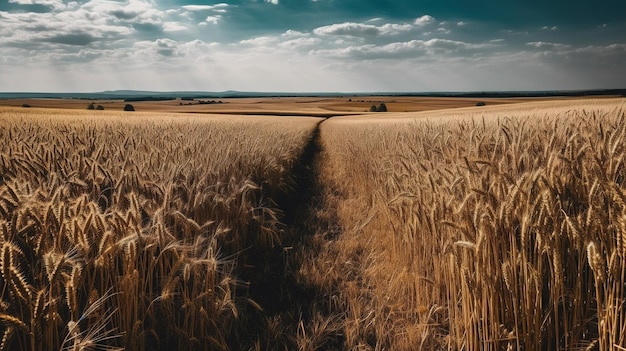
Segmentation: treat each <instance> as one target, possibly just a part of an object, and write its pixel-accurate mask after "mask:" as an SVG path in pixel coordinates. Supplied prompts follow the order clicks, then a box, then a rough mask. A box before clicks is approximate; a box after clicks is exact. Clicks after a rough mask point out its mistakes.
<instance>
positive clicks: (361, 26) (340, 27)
mask: <svg viewBox="0 0 626 351" xmlns="http://www.w3.org/2000/svg"><path fill="white" fill-rule="evenodd" d="M412 29H413V26H412V25H410V24H406V23H404V24H397V23H387V24H384V25H382V26H375V25H373V24H365V23H354V22H344V23H336V24H331V25H328V26H323V27H318V28H315V29H314V30H313V33H314V34H316V35H320V36H330V35H339V36H352V37H374V36H379V35H395V34H399V33H402V32H408V31H410V30H412Z"/></svg>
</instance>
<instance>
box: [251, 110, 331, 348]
mask: <svg viewBox="0 0 626 351" xmlns="http://www.w3.org/2000/svg"><path fill="white" fill-rule="evenodd" d="M324 121H326V119H323V120H322V121H320V122H319V123H318V124H317V126H316V128H315V129H314V130H313V131H312V132H311V137H310V139H309V141H308V143H307V145H306V146H305V147H304V149H303V151H302V154H301V156H300V158H299V159H298V162H296V164H295V165H294V167H293V169H292V171H291V177H292V178H291V180H290V183H291V189H290V190H289V191H288V192H287V193H285V194H282V195H281V196H279V198H277V199H275V200H276V205H277V207H278V208H279V209H280V210H281V211H282V212H283V216H282V218H281V222H282V223H283V224H284V228H283V233H282V234H281V240H282V241H281V243H280V245H276V246H275V247H274V249H273V250H272V251H270V252H264V253H262V257H257V262H258V265H257V266H256V267H254V268H253V273H251V276H249V277H245V278H246V280H248V281H249V282H250V284H249V289H248V296H249V298H250V299H251V300H253V301H255V302H256V303H258V305H259V306H260V307H261V308H262V309H263V310H262V311H258V306H248V308H247V310H246V311H245V313H246V315H247V316H249V317H248V318H249V322H248V326H249V328H250V329H248V331H247V332H246V333H245V334H248V336H249V337H250V339H249V340H248V341H247V344H248V345H249V344H250V343H252V342H256V343H257V344H258V343H259V342H260V343H261V346H263V349H284V347H286V348H287V349H292V348H294V347H296V345H295V344H294V343H295V340H294V338H293V337H294V336H295V335H297V334H298V331H299V328H301V323H304V324H306V323H307V322H308V321H309V320H310V319H311V318H312V316H311V312H312V311H311V306H313V305H314V303H315V300H316V299H319V296H320V295H321V294H320V292H318V291H316V289H315V287H313V286H310V285H307V284H306V283H305V282H302V279H299V271H300V267H301V265H302V263H303V259H304V258H305V257H310V255H311V254H313V255H315V252H312V250H313V251H314V250H315V248H314V246H315V245H313V244H312V243H313V237H314V235H315V234H316V233H318V232H319V231H320V230H326V228H327V227H328V223H325V222H326V220H325V219H324V218H319V217H318V213H319V212H320V210H321V209H323V208H324V206H325V201H324V192H323V189H322V184H321V182H320V171H321V170H320V164H321V162H320V158H321V157H322V156H321V153H322V141H321V136H320V126H321V124H322V123H324ZM269 321H274V322H275V321H278V322H279V325H278V326H276V325H274V326H272V327H271V328H270V326H269V325H268V323H270V322H269ZM271 329H278V330H280V331H281V334H282V335H271V332H268V330H271ZM251 331H252V332H251ZM254 338H256V341H255V340H253V339H254ZM259 340H260V341H259Z"/></svg>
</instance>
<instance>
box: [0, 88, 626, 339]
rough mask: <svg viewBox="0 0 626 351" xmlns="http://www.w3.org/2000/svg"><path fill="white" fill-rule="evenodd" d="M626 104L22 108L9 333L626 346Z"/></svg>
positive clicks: (0, 129) (14, 169)
mask: <svg viewBox="0 0 626 351" xmlns="http://www.w3.org/2000/svg"><path fill="white" fill-rule="evenodd" d="M625 104H626V101H625V100H624V99H606V100H580V101H578V100H577V101H572V100H569V101H564V102H559V101H549V102H536V103H524V104H512V105H506V106H492V107H491V106H490V107H482V108H461V109H455V110H445V111H432V112H419V113H386V114H375V115H372V114H368V115H363V116H355V117H352V116H351V117H335V118H331V119H326V120H323V119H320V118H308V117H271V116H263V117H254V116H234V115H233V116H221V117H216V116H211V115H198V116H189V115H181V114H178V115H176V114H165V113H156V112H154V113H153V112H151V113H144V114H142V113H131V114H128V113H116V112H108V111H104V112H100V113H98V114H97V117H95V116H96V115H94V114H93V112H92V113H90V112H88V111H68V110H52V109H50V110H46V109H32V110H28V111H26V110H24V109H15V108H1V109H0V141H1V143H0V288H1V289H2V291H1V293H0V294H1V295H0V298H1V300H0V332H1V333H2V339H1V344H0V349H11V350H13V349H15V350H58V349H63V350H118V349H126V350H146V349H158V350H168V349H179V350H303V351H305V350H307V351H308V350H355V351H356V350H441V349H447V350H556V349H562V350H623V349H626V311H625V308H626V306H625V302H624V300H625V297H626V296H625V295H624V289H625V288H626V286H625V284H626V263H625V262H624V258H625V256H626V168H625V167H626V166H625V165H624V156H625V153H626V149H625V148H624V145H625V144H626V109H625V107H626V105H625Z"/></svg>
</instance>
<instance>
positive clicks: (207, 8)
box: [181, 3, 229, 13]
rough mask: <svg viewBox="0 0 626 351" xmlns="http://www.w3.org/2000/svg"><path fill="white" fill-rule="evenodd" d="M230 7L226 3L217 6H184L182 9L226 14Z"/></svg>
mask: <svg viewBox="0 0 626 351" xmlns="http://www.w3.org/2000/svg"><path fill="white" fill-rule="evenodd" d="M228 6H229V5H228V4H226V3H219V4H215V5H184V6H181V7H182V8H183V9H185V10H188V11H213V12H219V13H224V12H226V9H227V8H228Z"/></svg>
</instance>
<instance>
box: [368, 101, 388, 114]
mask: <svg viewBox="0 0 626 351" xmlns="http://www.w3.org/2000/svg"><path fill="white" fill-rule="evenodd" d="M370 112H387V105H385V103H384V102H381V103H380V104H378V106H376V104H374V105H372V107H370Z"/></svg>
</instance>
